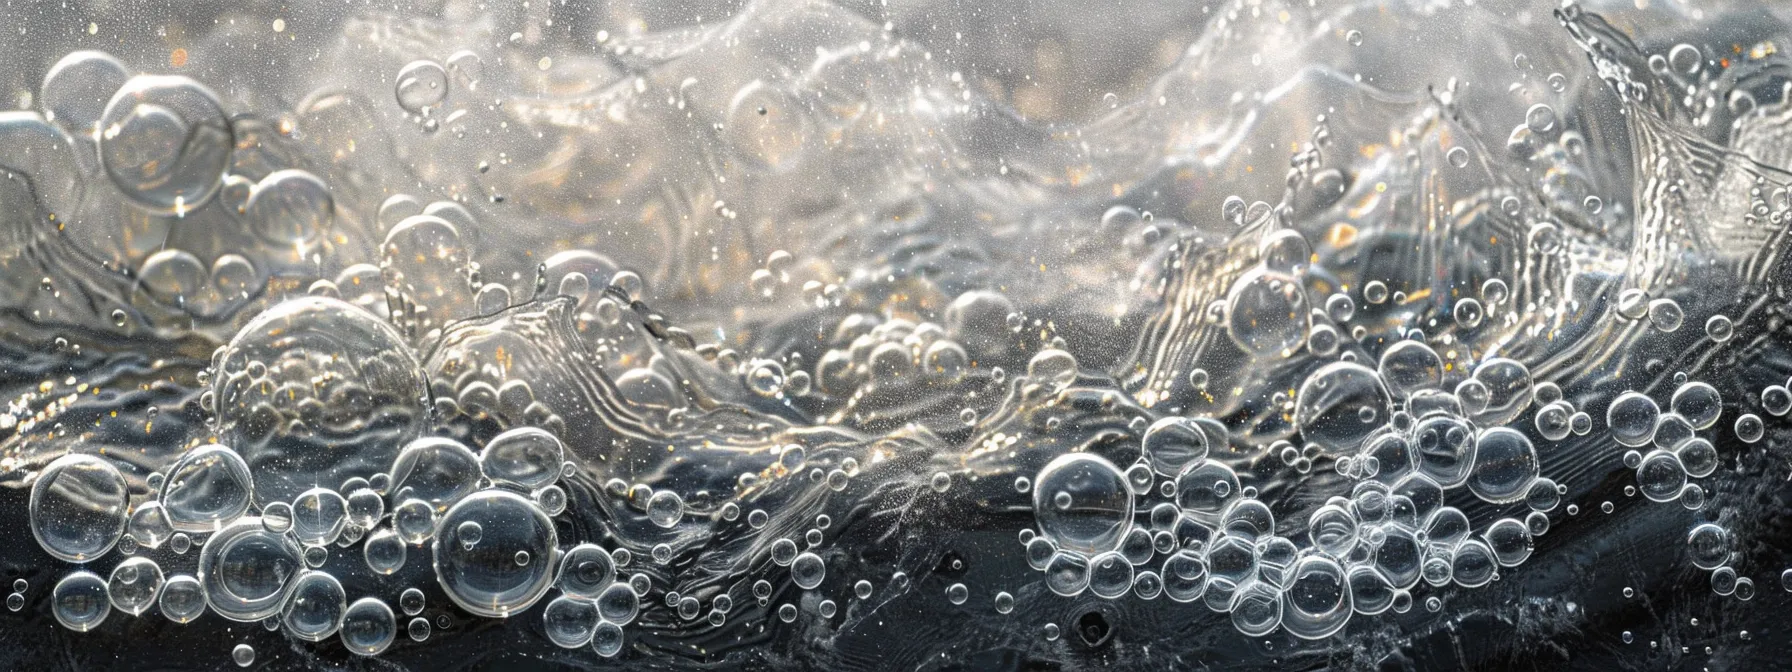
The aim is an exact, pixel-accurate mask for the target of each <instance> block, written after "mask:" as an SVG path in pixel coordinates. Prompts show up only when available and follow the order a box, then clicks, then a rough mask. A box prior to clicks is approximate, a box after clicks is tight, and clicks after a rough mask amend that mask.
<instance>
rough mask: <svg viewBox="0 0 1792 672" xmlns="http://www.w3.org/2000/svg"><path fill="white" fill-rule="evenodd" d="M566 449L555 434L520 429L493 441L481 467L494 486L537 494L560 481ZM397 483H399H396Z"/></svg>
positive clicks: (486, 450)
mask: <svg viewBox="0 0 1792 672" xmlns="http://www.w3.org/2000/svg"><path fill="white" fill-rule="evenodd" d="M565 455H566V447H565V446H564V445H563V444H562V443H561V442H560V439H559V438H556V437H555V436H554V435H553V434H551V433H548V432H547V431H545V430H542V429H537V428H534V427H518V428H516V429H512V430H509V431H506V432H504V433H502V434H499V435H497V436H495V437H492V440H491V441H488V442H486V444H485V452H483V453H481V454H480V455H479V466H480V468H481V469H482V470H483V471H484V473H485V477H486V478H489V479H492V482H494V483H508V484H512V485H515V486H517V487H520V488H523V489H524V490H531V491H533V490H536V489H538V488H542V487H545V486H547V485H548V484H551V483H553V482H554V481H556V480H558V479H559V478H560V463H561V462H563V461H565ZM394 482H396V481H394Z"/></svg>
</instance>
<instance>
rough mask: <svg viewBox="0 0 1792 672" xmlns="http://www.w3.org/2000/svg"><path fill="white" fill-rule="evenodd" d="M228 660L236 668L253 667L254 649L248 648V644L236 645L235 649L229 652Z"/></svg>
mask: <svg viewBox="0 0 1792 672" xmlns="http://www.w3.org/2000/svg"><path fill="white" fill-rule="evenodd" d="M230 660H231V661H232V662H235V663H236V666H237V667H248V666H250V665H254V664H255V647H253V646H249V645H248V644H238V645H236V647H235V648H233V649H231V650H230Z"/></svg>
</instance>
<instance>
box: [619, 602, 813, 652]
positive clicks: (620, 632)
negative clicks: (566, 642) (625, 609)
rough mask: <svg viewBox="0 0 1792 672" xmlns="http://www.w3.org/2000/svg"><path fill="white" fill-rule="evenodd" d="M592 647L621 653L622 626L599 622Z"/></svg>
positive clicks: (792, 616) (793, 618)
mask: <svg viewBox="0 0 1792 672" xmlns="http://www.w3.org/2000/svg"><path fill="white" fill-rule="evenodd" d="M784 606H787V607H788V606H790V605H788V604H787V605H784ZM779 616H780V617H782V616H783V614H782V613H781V612H780V614H779ZM790 620H795V614H792V615H791V618H790V619H789V620H786V621H785V622H786V623H788V622H790ZM591 648H592V650H594V651H596V652H597V655H599V656H603V657H605V658H613V657H615V656H616V654H618V653H621V652H622V626H620V625H617V624H615V623H611V622H609V621H604V622H602V623H598V624H597V627H596V628H595V629H593V631H592V633H591Z"/></svg>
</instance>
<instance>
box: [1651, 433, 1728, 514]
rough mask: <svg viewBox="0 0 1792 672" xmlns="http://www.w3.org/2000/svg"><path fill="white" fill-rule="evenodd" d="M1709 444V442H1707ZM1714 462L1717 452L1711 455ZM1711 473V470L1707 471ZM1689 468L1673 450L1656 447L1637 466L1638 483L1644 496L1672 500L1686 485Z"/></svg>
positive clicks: (1664, 500)
mask: <svg viewBox="0 0 1792 672" xmlns="http://www.w3.org/2000/svg"><path fill="white" fill-rule="evenodd" d="M1706 445H1709V444H1706ZM1711 459H1712V461H1713V462H1715V460H1716V454H1715V453H1713V454H1712V455H1711ZM1706 473H1707V474H1709V473H1710V472H1706ZM1687 475H1688V474H1687V469H1686V468H1685V467H1684V466H1683V465H1682V463H1681V460H1680V458H1679V456H1677V455H1676V454H1675V453H1674V452H1673V451H1669V450H1663V449H1656V450H1652V451H1649V454H1648V455H1645V456H1643V459H1642V461H1641V462H1639V463H1638V464H1637V466H1636V483H1637V486H1639V487H1640V488H1641V489H1642V491H1643V496H1644V497H1647V498H1649V500H1650V501H1654V502H1671V501H1674V500H1675V499H1678V498H1679V497H1680V491H1681V489H1683V488H1685V487H1686V477H1687Z"/></svg>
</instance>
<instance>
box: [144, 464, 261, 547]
mask: <svg viewBox="0 0 1792 672" xmlns="http://www.w3.org/2000/svg"><path fill="white" fill-rule="evenodd" d="M254 493H255V487H254V484H253V477H252V476H251V475H250V473H249V465H248V464H246V463H244V462H243V458H242V457H240V456H238V455H237V454H236V452H235V451H232V450H230V449H229V448H225V447H224V446H220V445H217V444H210V445H204V446H199V447H197V448H193V449H191V450H188V451H187V453H186V454H185V455H182V456H181V458H180V460H179V461H178V462H175V463H174V466H173V467H169V469H168V476H167V480H166V482H165V485H164V486H163V488H162V495H161V504H162V507H163V508H164V510H165V511H166V512H167V516H168V522H169V523H170V524H171V525H172V526H173V527H174V529H176V530H180V531H182V532H212V531H215V530H217V529H219V528H220V527H223V526H224V525H227V524H229V523H230V522H231V521H234V520H236V519H237V518H238V517H240V516H242V515H243V514H244V513H246V512H248V510H249V504H250V498H251V497H252V496H253V495H254Z"/></svg>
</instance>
